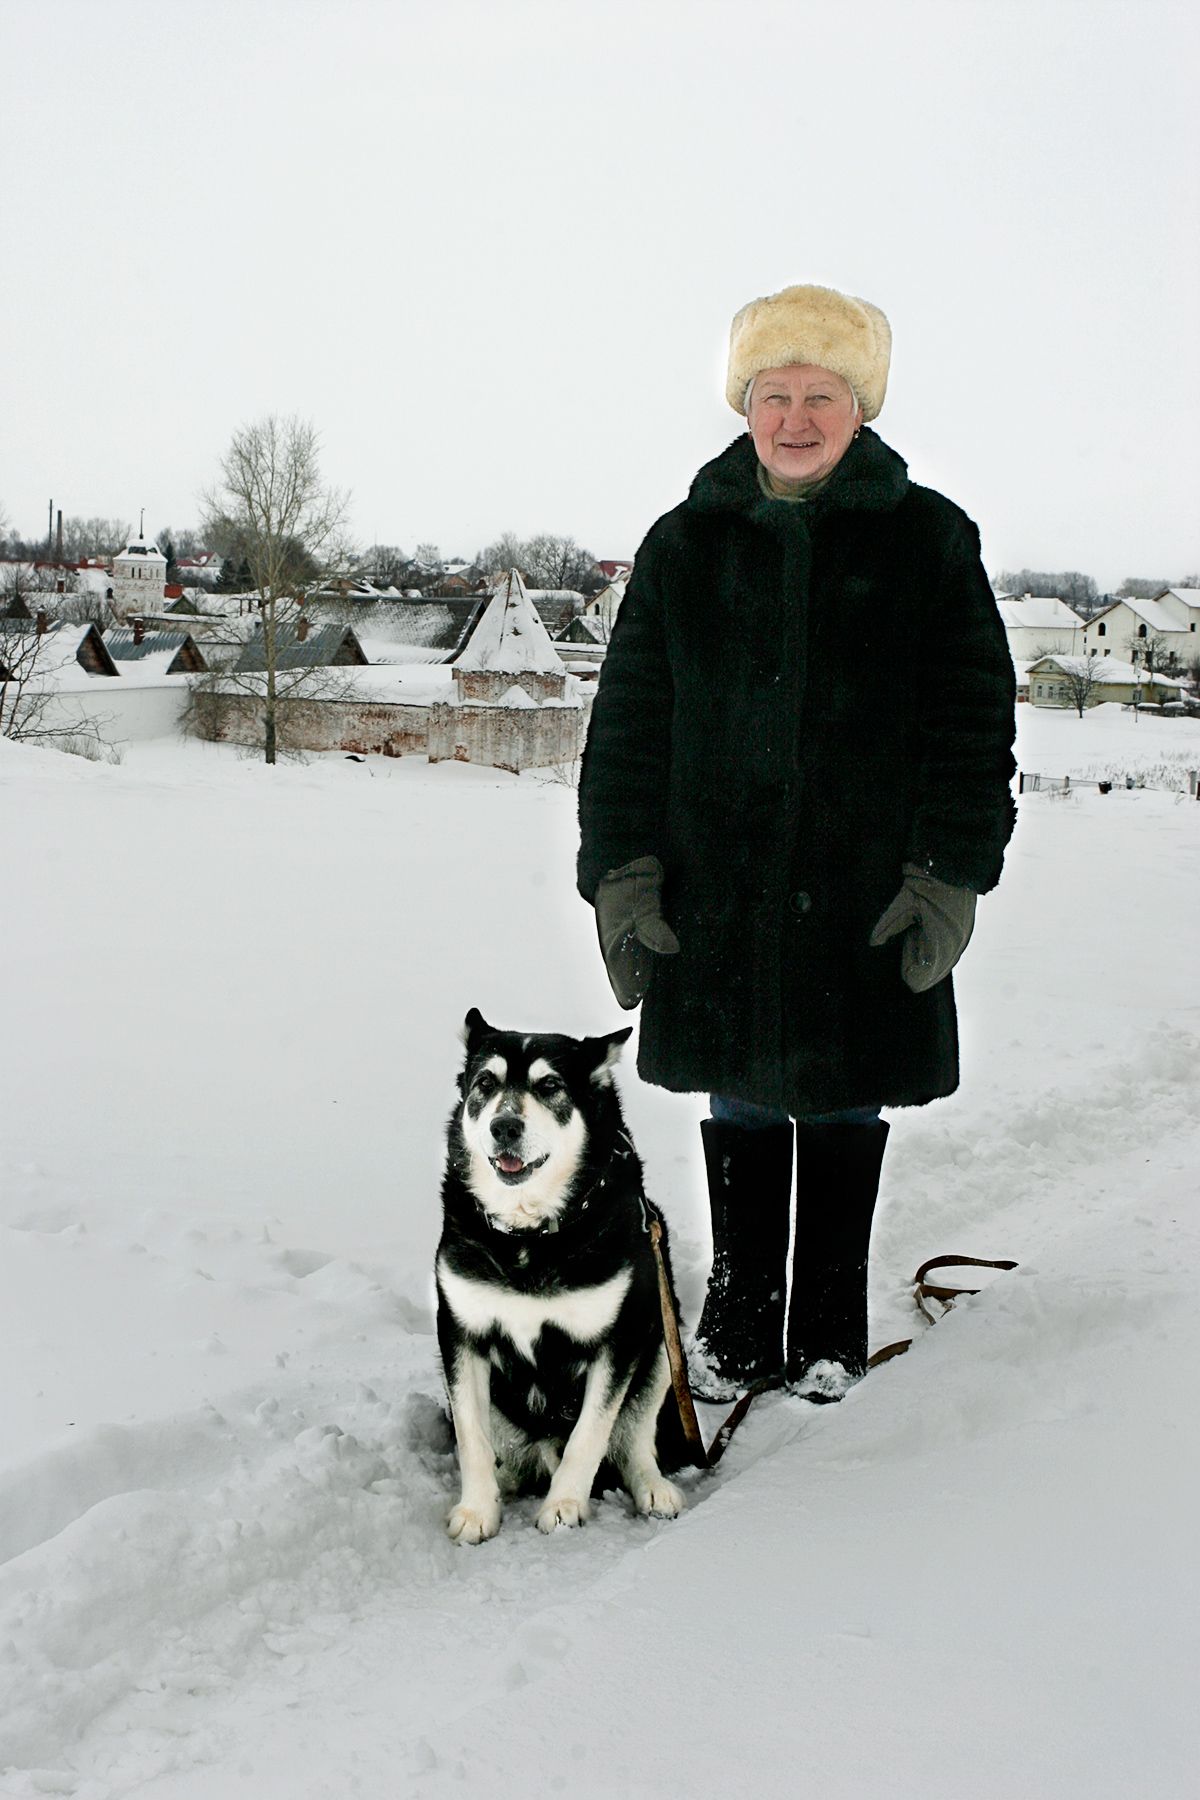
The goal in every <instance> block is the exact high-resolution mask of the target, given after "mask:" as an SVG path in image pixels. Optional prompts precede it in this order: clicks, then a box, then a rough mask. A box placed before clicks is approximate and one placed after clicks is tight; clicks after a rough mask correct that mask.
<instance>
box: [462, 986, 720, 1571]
mask: <svg viewBox="0 0 1200 1800" xmlns="http://www.w3.org/2000/svg"><path fill="white" fill-rule="evenodd" d="M464 1036H465V1041H466V1050H467V1056H466V1065H465V1067H464V1069H463V1071H462V1073H461V1074H460V1076H459V1078H458V1081H459V1088H460V1091H461V1095H462V1098H461V1101H460V1103H459V1105H458V1106H456V1107H455V1110H454V1113H453V1114H452V1116H451V1119H450V1140H449V1153H448V1156H447V1160H446V1175H445V1179H444V1181H443V1183H442V1203H443V1209H444V1220H443V1227H442V1237H441V1243H440V1244H439V1246H438V1256H437V1293H438V1315H437V1324H438V1343H439V1345H440V1347H441V1353H442V1362H443V1366H444V1368H445V1373H446V1381H447V1385H448V1388H449V1393H450V1410H451V1413H452V1415H453V1419H454V1430H455V1435H456V1437H457V1439H458V1456H459V1464H460V1468H461V1473H462V1499H461V1500H460V1502H459V1504H458V1505H457V1506H455V1507H454V1509H453V1510H452V1512H451V1513H450V1517H449V1520H448V1525H447V1528H448V1530H449V1532H450V1536H451V1537H452V1538H455V1539H457V1541H458V1542H459V1543H465V1544H478V1543H479V1542H481V1540H482V1539H484V1538H490V1537H494V1536H495V1534H496V1532H497V1531H498V1530H499V1529H500V1513H501V1498H502V1492H503V1493H508V1494H512V1493H516V1492H519V1491H521V1490H522V1489H524V1488H526V1487H528V1486H529V1485H531V1484H532V1483H533V1482H534V1481H535V1480H536V1479H537V1478H538V1477H539V1476H540V1477H541V1478H543V1479H544V1478H545V1477H546V1476H547V1475H548V1476H549V1477H550V1486H549V1492H548V1493H547V1494H546V1497H545V1499H544V1500H543V1502H542V1505H541V1507H540V1508H539V1510H538V1514H537V1524H538V1527H539V1529H540V1530H542V1531H547V1532H548V1531H553V1530H554V1529H555V1527H556V1526H558V1525H580V1524H582V1523H583V1521H584V1520H585V1519H586V1518H587V1516H588V1501H589V1498H590V1496H591V1493H592V1487H593V1483H594V1481H595V1479H596V1476H597V1474H598V1472H599V1471H600V1468H601V1465H602V1464H608V1465H611V1467H612V1468H613V1469H615V1471H616V1473H617V1475H618V1476H619V1477H620V1479H621V1480H622V1481H623V1482H624V1485H625V1486H626V1488H628V1490H629V1492H630V1494H631V1495H632V1497H633V1502H634V1505H635V1506H636V1508H637V1510H638V1511H639V1512H641V1513H652V1514H656V1515H658V1516H661V1517H666V1518H673V1517H674V1516H675V1514H676V1513H678V1512H679V1511H680V1510H681V1509H682V1507H683V1505H684V1499H683V1495H682V1494H681V1493H680V1492H679V1489H678V1488H677V1487H675V1486H674V1485H673V1483H672V1482H670V1481H668V1480H667V1479H666V1477H665V1476H664V1475H663V1473H662V1470H661V1468H660V1466H659V1464H660V1457H661V1459H662V1460H663V1461H665V1462H666V1463H667V1466H668V1468H669V1469H675V1468H678V1467H680V1466H681V1464H682V1463H683V1462H684V1461H686V1460H687V1456H686V1449H685V1447H684V1441H683V1436H682V1431H681V1429H680V1427H679V1422H678V1412H677V1409H676V1407H675V1403H674V1397H673V1396H672V1395H671V1379H670V1370H669V1366H668V1362H667V1353H666V1347H665V1343H664V1337H663V1323H662V1311H661V1306H660V1301H659V1290H658V1275H657V1268H656V1264H655V1261H654V1253H653V1250H652V1248H651V1243H650V1236H649V1213H648V1211H647V1207H646V1203H645V1200H644V1197H643V1189H642V1167H641V1163H640V1162H639V1160H638V1157H637V1153H636V1151H635V1150H634V1148H633V1145H632V1143H631V1141H630V1139H629V1136H628V1133H627V1132H626V1130H625V1126H624V1121H623V1120H622V1117H621V1107H620V1102H619V1100H618V1098H617V1093H616V1089H615V1087H614V1085H613V1077H612V1068H613V1064H614V1063H615V1062H616V1060H617V1057H618V1056H619V1054H620V1049H621V1045H622V1044H623V1043H624V1042H625V1040H626V1038H627V1037H628V1036H629V1028H628V1027H627V1028H626V1029H625V1030H624V1031H616V1032H613V1033H612V1035H611V1036H609V1037H601V1038H584V1039H582V1040H578V1039H575V1038H569V1037H560V1036H557V1035H550V1034H543V1035H538V1036H529V1037H527V1036H523V1035H522V1034H521V1033H519V1032H514V1031H498V1030H496V1029H495V1028H494V1027H493V1026H491V1025H489V1024H487V1023H486V1021H485V1020H484V1019H483V1018H482V1017H481V1015H480V1014H479V1013H478V1012H477V1011H475V1010H474V1009H472V1011H471V1012H469V1013H468V1014H467V1018H466V1026H465V1032H464ZM662 1248H663V1251H664V1254H665V1252H666V1243H665V1236H664V1242H663V1245H662ZM666 1267H667V1269H668V1271H669V1268H670V1264H669V1262H668V1263H667V1265H666ZM664 1401H665V1402H666V1404H665V1405H664ZM660 1413H661V1415H662V1418H661V1427H662V1429H661V1430H660Z"/></svg>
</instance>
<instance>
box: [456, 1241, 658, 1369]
mask: <svg viewBox="0 0 1200 1800" xmlns="http://www.w3.org/2000/svg"><path fill="white" fill-rule="evenodd" d="M631 1279H632V1276H631V1273H630V1271H629V1270H628V1269H621V1270H619V1271H618V1273H617V1274H615V1275H613V1276H611V1277H610V1278H609V1280H607V1281H602V1282H599V1283H598V1284H597V1285H596V1286H594V1287H582V1288H571V1289H568V1290H567V1291H566V1292H564V1293H560V1294H522V1293H517V1292H515V1291H514V1290H513V1289H512V1288H507V1287H503V1286H501V1285H500V1284H499V1283H498V1282H491V1281H476V1280H473V1279H472V1278H471V1277H469V1276H466V1275H459V1274H457V1273H456V1272H455V1271H454V1270H453V1269H451V1268H450V1267H449V1266H448V1265H447V1263H446V1261H445V1259H444V1258H442V1259H441V1260H440V1261H439V1263H438V1285H439V1286H440V1288H441V1290H442V1293H443V1295H444V1296H445V1300H446V1304H447V1305H448V1306H449V1308H450V1310H451V1312H452V1313H453V1314H454V1316H455V1318H456V1319H457V1320H458V1322H459V1325H460V1326H461V1327H462V1329H463V1330H464V1331H466V1332H469V1333H470V1335H471V1336H472V1337H479V1338H486V1337H490V1336H492V1335H493V1333H496V1332H501V1333H503V1335H504V1336H505V1337H506V1338H508V1339H509V1340H510V1342H511V1343H512V1344H513V1346H514V1348H515V1349H516V1350H517V1352H518V1353H519V1354H520V1355H521V1356H523V1357H525V1358H526V1360H527V1361H529V1362H533V1361H534V1360H535V1357H534V1349H535V1346H536V1344H537V1341H538V1338H539V1337H540V1336H541V1334H542V1332H543V1331H544V1330H545V1329H546V1327H547V1326H552V1327H554V1328H555V1329H556V1330H558V1331H561V1332H563V1334H564V1335H565V1336H566V1337H569V1338H571V1339H572V1340H573V1341H574V1342H575V1343H578V1344H594V1343H596V1342H597V1341H598V1339H600V1338H602V1337H603V1336H604V1335H605V1333H606V1332H608V1331H610V1330H611V1329H612V1326H613V1324H614V1322H615V1320H616V1317H617V1314H618V1313H619V1312H620V1310H621V1302H622V1301H623V1300H624V1298H625V1296H626V1294H627V1293H628V1292H629V1284H630V1281H631Z"/></svg>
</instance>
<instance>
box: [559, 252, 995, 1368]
mask: <svg viewBox="0 0 1200 1800" xmlns="http://www.w3.org/2000/svg"><path fill="white" fill-rule="evenodd" d="M890 352H891V332H890V329H889V326H888V322H887V320H886V319H885V317H884V315H883V314H882V313H881V312H880V311H879V310H878V308H876V307H874V306H871V305H869V304H868V303H867V302H866V301H863V300H859V299H856V298H854V297H853V296H851V295H848V294H840V293H837V292H835V291H833V290H832V289H829V288H821V287H808V286H801V287H790V288H785V289H784V290H783V291H782V292H781V293H779V294H774V295H772V296H770V297H769V298H767V299H763V300H755V301H752V302H751V303H750V304H749V305H748V306H746V307H743V309H742V311H741V312H739V313H738V315H737V317H736V318H735V319H734V321H733V329H732V332H731V337H730V351H729V373H728V381H727V385H726V395H727V398H728V400H729V403H730V405H731V406H732V407H733V408H734V410H735V411H736V412H739V413H743V414H744V415H745V418H746V424H747V431H748V435H746V436H743V437H739V438H738V439H737V440H735V442H734V443H732V444H731V445H730V446H729V448H728V449H727V450H725V451H724V452H723V453H722V454H721V455H720V456H718V457H717V458H716V459H715V460H714V461H713V462H710V463H707V464H706V465H705V466H704V467H703V468H702V469H701V470H700V472H699V474H698V475H697V476H696V479H695V481H694V482H693V483H692V486H691V490H690V492H689V494H688V497H687V499H686V500H685V501H684V502H683V504H682V505H681V506H677V507H675V508H674V509H673V510H672V511H671V512H669V513H667V514H666V515H665V516H664V517H663V518H661V519H659V521H658V522H657V524H655V525H654V526H653V527H652V528H651V530H650V532H649V534H648V536H647V538H646V540H645V543H644V544H643V545H642V547H641V549H640V550H639V552H638V555H637V561H636V566H635V569H634V573H633V577H632V579H631V581H630V583H629V587H628V591H627V593H626V597H625V600H624V602H623V604H622V606H621V609H620V612H619V613H618V615H617V620H616V624H615V627H614V630H613V634H612V640H611V642H610V644H609V647H608V654H607V656H606V659H605V664H604V669H603V673H602V676H601V680H600V685H599V691H598V693H597V697H596V701H595V706H594V709H593V713H592V721H591V727H590V730H589V735H588V743H587V749H586V752H585V755H584V762H583V774H582V780H581V788H580V823H581V831H582V843H581V848H580V855H579V887H580V891H581V893H582V894H583V895H584V897H585V898H586V899H588V900H590V901H593V902H594V904H595V906H596V912H597V923H598V926H599V931H600V939H601V947H602V949H603V952H604V956H605V961H606V964H607V966H608V971H609V976H610V979H611V981H612V983H613V988H614V991H615V993H616V995H617V998H618V1000H619V1001H620V1003H621V1004H622V1005H623V1006H625V1007H632V1006H636V1005H637V1004H638V1002H639V1000H641V999H642V997H643V995H644V996H645V1007H644V1015H643V1019H642V1027H641V1039H640V1049H639V1057H638V1067H639V1070H640V1072H641V1074H642V1075H643V1076H644V1078H645V1079H646V1080H647V1081H650V1082H654V1083H656V1084H657V1085H659V1086H662V1087H666V1088H671V1089H674V1090H676V1091H681V1092H690V1091H695V1090H700V1091H707V1092H709V1093H710V1094H711V1095H712V1097H713V1098H712V1101H711V1111H712V1117H711V1118H710V1119H708V1120H706V1121H705V1123H704V1125H703V1127H702V1130H703V1135H704V1147H705V1155H706V1162H707V1167H708V1175H709V1190H710V1199H711V1205H712V1222H713V1271H712V1276H711V1278H710V1281H709V1288H708V1295H707V1299H706V1301H705V1306H704V1313H703V1316H702V1318H701V1321H700V1325H699V1327H698V1331H697V1346H698V1349H699V1350H700V1351H701V1352H702V1353H703V1355H704V1356H705V1357H706V1366H707V1369H708V1371H709V1374H710V1376H715V1378H716V1381H715V1384H714V1386H713V1387H712V1388H711V1390H710V1391H712V1392H714V1393H715V1392H717V1391H719V1390H720V1389H724V1390H725V1391H730V1390H732V1389H735V1388H738V1387H742V1386H745V1385H747V1384H748V1383H750V1382H753V1381H756V1380H762V1379H766V1380H774V1379H779V1378H780V1377H781V1376H784V1375H786V1377H787V1379H789V1380H790V1381H792V1382H795V1383H797V1384H798V1387H799V1391H801V1392H803V1393H808V1394H809V1395H811V1397H813V1398H837V1397H840V1394H841V1393H842V1392H843V1391H844V1389H845V1387H846V1385H847V1384H848V1382H849V1381H850V1380H853V1379H854V1378H856V1377H857V1376H858V1375H860V1374H861V1373H862V1372H863V1369H864V1368H865V1365H866V1358H867V1289H866V1269H867V1250H868V1244H869V1239H870V1229H871V1218H872V1214H873V1211H874V1205H875V1198H876V1194H877V1191H878V1185H879V1170H880V1164H881V1161H882V1156H883V1149H884V1144H885V1142H886V1139H887V1133H888V1126H887V1124H886V1123H885V1122H883V1121H882V1120H881V1119H880V1117H879V1109H880V1107H881V1106H888V1107H897V1106H920V1105H923V1104H925V1103H926V1102H928V1101H930V1100H933V1099H935V1098H937V1097H938V1096H939V1095H943V1094H949V1093H952V1092H953V1091H954V1089H955V1088H956V1086H957V1085H958V1041H957V1029H956V1022H955V1010H954V994H953V987H952V983H951V980H950V970H951V968H952V967H953V966H954V964H955V963H956V962H957V960H958V958H959V956H960V955H961V954H962V951H963V949H964V948H965V946H966V943H967V940H968V938H969V937H970V935H971V928H972V924H973V920H974V910H975V897H976V895H977V894H983V893H986V892H988V890H989V889H990V888H992V887H994V886H995V884H996V882H997V881H998V879H999V876H1000V868H1001V863H1002V859H1003V853H1004V846H1005V844H1006V843H1007V841H1008V838H1009V836H1010V834H1011V831H1012V825H1013V817H1014V813H1013V803H1012V798H1011V793H1010V788H1009V782H1010V778H1011V775H1012V772H1013V767H1014V764H1013V759H1012V754H1011V745H1012V739H1013V707H1014V678H1013V668H1012V663H1011V660H1010V658H1009V655H1008V650H1007V646H1006V642H1005V637H1004V632H1003V628H1002V626H1001V622H1000V617H999V613H998V611H997V608H996V604H995V600H994V598H993V595H992V592H991V589H990V586H989V584H988V580H987V576H986V575H985V573H984V570H983V567H982V565H981V563H980V559H979V534H978V531H977V530H976V527H975V526H974V524H973V523H972V522H971V520H970V519H969V518H967V516H966V514H965V513H963V512H961V511H960V510H959V508H958V507H957V506H955V505H954V504H953V503H952V502H951V501H949V500H947V499H945V498H943V496H942V495H941V494H937V493H934V492H933V491H932V490H930V489H928V488H923V487H919V486H917V485H916V484H915V483H914V482H910V481H909V479H908V474H907V470H906V467H905V464H904V463H903V462H902V460H901V459H900V457H899V456H897V455H896V453H895V451H893V450H890V449H889V448H888V446H887V445H886V444H885V443H883V441H882V440H881V439H880V438H879V437H877V436H876V435H875V433H874V432H873V431H871V430H869V429H868V428H867V425H866V421H868V420H871V419H873V418H875V417H876V415H877V414H878V412H879V410H880V407H881V406H882V404H883V398H884V392H885V389H886V385H887V375H888V364H889V359H890ZM793 1120H794V1121H795V1125H794V1128H793V1125H792V1123H791V1121H793ZM793 1142H794V1145H795V1151H796V1230H795V1241H794V1246H793V1267H792V1280H791V1290H792V1297H791V1306H790V1309H789V1310H790V1316H789V1317H788V1318H787V1319H786V1320H785V1317H784V1310H785V1300H784V1296H785V1293H786V1291H787V1288H788V1279H787V1274H788V1272H787V1257H788V1243H789V1207H790V1190H791V1172H792V1149H793Z"/></svg>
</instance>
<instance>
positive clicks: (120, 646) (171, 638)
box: [104, 629, 189, 662]
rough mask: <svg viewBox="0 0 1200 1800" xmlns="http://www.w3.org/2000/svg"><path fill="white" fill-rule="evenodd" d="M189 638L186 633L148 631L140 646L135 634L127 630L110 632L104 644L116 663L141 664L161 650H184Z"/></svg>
mask: <svg viewBox="0 0 1200 1800" xmlns="http://www.w3.org/2000/svg"><path fill="white" fill-rule="evenodd" d="M188 636H189V633H188V632H186V631H147V632H145V633H143V636H142V641H141V643H140V644H139V643H138V641H137V639H136V637H135V635H134V633H133V632H132V631H130V630H128V629H125V630H120V631H109V632H108V633H107V634H106V635H105V639H104V642H105V643H106V644H107V645H108V654H109V655H110V656H111V657H112V659H113V661H114V662H140V661H141V659H142V658H143V657H144V656H154V655H157V653H158V652H159V651H160V650H182V649H183V646H184V645H185V644H186V643H187V641H188Z"/></svg>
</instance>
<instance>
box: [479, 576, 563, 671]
mask: <svg viewBox="0 0 1200 1800" xmlns="http://www.w3.org/2000/svg"><path fill="white" fill-rule="evenodd" d="M455 666H456V667H457V668H460V669H498V670H501V671H503V672H504V673H506V674H507V673H508V672H509V671H511V672H512V673H513V674H514V675H516V674H521V673H525V672H529V671H532V670H554V671H555V672H556V673H558V674H561V673H562V660H561V658H560V657H559V655H558V652H557V651H556V650H555V648H554V645H553V643H552V642H551V639H550V633H549V632H548V631H547V630H546V627H545V626H544V625H543V624H542V621H541V619H540V618H539V617H538V614H537V611H536V609H535V607H534V605H533V602H532V601H531V599H530V597H529V594H528V591H527V590H526V587H525V583H524V582H523V581H522V579H521V576H520V574H519V572H518V571H517V570H516V569H510V570H509V572H508V574H507V575H506V576H505V577H504V578H503V580H502V581H501V582H500V584H499V586H498V587H497V589H496V592H495V594H494V595H493V596H492V599H491V600H490V602H489V603H488V607H487V610H486V611H485V613H484V615H483V617H482V618H481V619H480V621H479V623H478V625H477V626H476V627H475V629H474V631H473V632H472V633H471V641H470V643H469V644H468V645H467V647H466V649H465V650H464V651H463V653H462V655H461V656H459V657H457V658H456V659H455Z"/></svg>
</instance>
